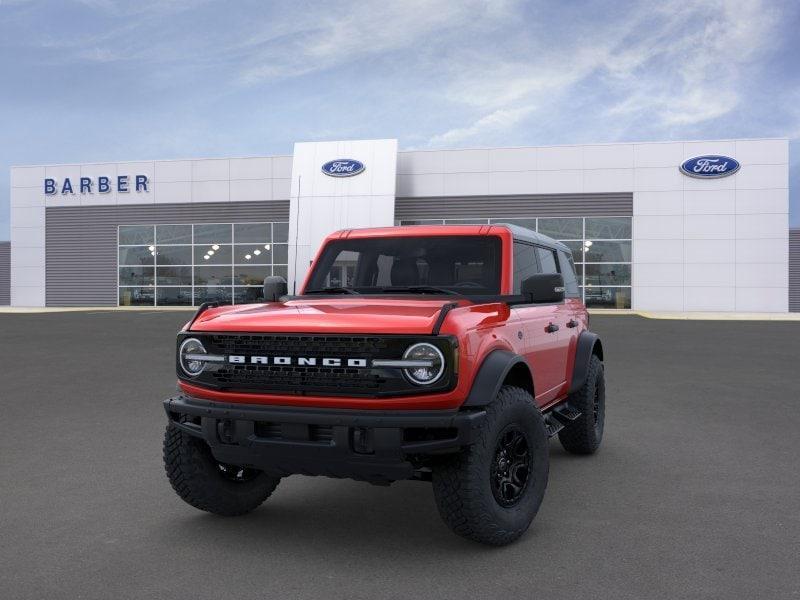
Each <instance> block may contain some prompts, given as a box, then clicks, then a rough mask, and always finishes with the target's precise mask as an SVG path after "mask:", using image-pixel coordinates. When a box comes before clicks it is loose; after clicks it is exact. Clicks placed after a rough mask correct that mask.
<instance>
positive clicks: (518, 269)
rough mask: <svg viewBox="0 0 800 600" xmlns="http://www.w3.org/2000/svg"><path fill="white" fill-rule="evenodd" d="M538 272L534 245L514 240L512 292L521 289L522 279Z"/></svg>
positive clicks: (517, 292)
mask: <svg viewBox="0 0 800 600" xmlns="http://www.w3.org/2000/svg"><path fill="white" fill-rule="evenodd" d="M536 273H539V264H538V263H537V262H536V246H531V245H530V244H524V243H522V242H514V293H515V294H519V293H520V291H521V290H522V280H523V279H525V278H527V277H530V276H531V275H535V274H536Z"/></svg>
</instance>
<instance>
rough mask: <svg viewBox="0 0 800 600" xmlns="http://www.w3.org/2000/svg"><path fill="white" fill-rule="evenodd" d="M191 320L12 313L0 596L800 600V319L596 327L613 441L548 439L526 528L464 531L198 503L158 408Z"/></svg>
mask: <svg viewBox="0 0 800 600" xmlns="http://www.w3.org/2000/svg"><path fill="white" fill-rule="evenodd" d="M188 317H189V313H174V312H172V313H158V312H155V311H153V312H94V313H62V314H35V315H22V314H0V411H2V412H0V419H1V423H2V425H0V597H2V598H8V599H17V598H31V599H34V598H35V599H41V598H48V599H60V598H65V599H75V598H103V599H117V598H159V599H173V598H175V599H180V598H192V599H194V600H200V599H205V598H209V599H214V600H219V599H221V598H325V599H331V598H346V599H348V600H349V599H357V598H358V599H360V598H364V599H369V600H376V599H380V598H398V599H403V600H407V599H409V598H415V599H416V598H419V599H426V598H454V599H456V598H458V599H459V600H463V599H465V598H542V599H547V600H551V599H553V600H554V599H559V598H569V599H572V600H575V599H582V598H586V599H602V598H608V599H614V600H619V599H626V598H631V599H636V600H641V599H646V598H669V599H671V600H672V599H676V598H687V599H688V598H691V599H692V600H696V599H699V598H796V597H800V569H798V556H800V467H799V466H798V465H799V464H800V463H799V462H798V457H799V456H800V323H786V322H731V321H715V322H708V321H663V320H648V319H643V318H640V317H634V316H594V317H593V318H592V325H593V329H594V330H595V331H597V332H598V333H599V334H600V335H601V337H602V338H603V340H604V346H605V354H606V377H607V394H608V397H607V416H606V419H607V421H606V430H605V440H604V442H603V447H602V448H601V450H600V452H599V453H598V454H596V455H595V456H590V457H575V456H571V455H568V454H566V453H565V452H564V451H563V450H562V449H561V447H560V445H559V444H558V442H557V441H556V440H553V441H552V442H551V448H550V449H551V465H550V483H549V486H548V489H547V493H546V495H545V500H544V503H543V505H542V509H541V510H540V512H539V515H538V517H537V518H536V520H535V521H534V523H533V525H532V527H531V529H530V530H529V532H528V533H527V534H526V535H525V536H524V537H523V538H522V539H521V540H520V541H519V542H517V543H515V544H513V545H511V546H508V547H505V548H499V549H498V548H489V547H484V546H480V545H477V544H475V543H472V542H469V541H466V540H463V539H461V538H459V537H456V536H455V535H453V534H452V533H451V532H450V531H449V530H448V529H447V527H446V526H445V525H444V524H443V523H442V522H441V521H440V519H439V516H438V514H437V512H436V508H435V506H434V502H433V495H432V491H431V489H430V486H429V484H425V483H419V482H400V483H395V484H393V485H392V486H390V487H376V486H371V485H369V484H366V483H359V482H352V481H344V480H333V479H325V478H307V477H299V476H295V477H291V478H288V479H285V480H284V481H282V482H281V484H280V486H279V487H278V489H277V491H276V492H275V494H274V495H273V497H272V498H270V499H269V500H268V501H267V502H266V503H265V504H264V505H263V506H262V507H261V508H259V509H258V510H256V511H255V512H254V513H252V514H250V515H248V516H245V517H239V518H221V517H215V516H211V515H207V514H204V513H202V512H199V511H197V510H195V509H193V508H191V507H190V506H188V505H186V504H184V503H183V502H182V501H181V500H180V499H179V498H178V497H177V496H176V495H175V493H174V492H173V491H172V489H171V488H170V486H169V483H168V482H167V480H166V477H165V475H164V469H163V466H162V461H161V440H162V436H163V430H164V425H165V416H164V414H163V410H162V407H161V400H162V399H163V398H165V397H167V396H169V395H170V394H171V393H172V392H173V391H174V389H175V383H174V379H175V376H174V358H173V352H174V335H175V332H176V330H177V329H178V327H179V326H180V324H182V323H183V322H184V321H186V320H187V319H188Z"/></svg>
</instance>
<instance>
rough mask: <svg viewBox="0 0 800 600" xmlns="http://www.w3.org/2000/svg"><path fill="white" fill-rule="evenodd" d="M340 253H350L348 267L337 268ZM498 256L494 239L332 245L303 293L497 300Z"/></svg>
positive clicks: (340, 241) (448, 237) (446, 238)
mask: <svg viewBox="0 0 800 600" xmlns="http://www.w3.org/2000/svg"><path fill="white" fill-rule="evenodd" d="M343 252H353V253H354V260H353V261H352V263H351V264H343V262H344V261H340V262H339V264H338V265H337V264H336V263H337V260H339V259H340V256H341V255H342V253H343ZM502 252H503V250H502V240H501V238H500V237H499V236H494V235H439V236H386V237H374V238H369V237H368V238H344V239H337V240H332V241H330V242H328V243H327V244H326V245H325V247H324V248H323V250H322V252H321V254H320V256H319V258H318V259H317V260H316V261H315V262H314V265H313V267H312V271H311V273H310V275H309V278H308V283H307V284H306V287H305V292H304V293H306V294H310V295H315V294H321V293H324V292H325V289H326V288H347V289H351V290H353V291H355V292H357V293H358V294H361V295H370V296H373V295H391V296H396V295H407V294H414V295H424V296H435V295H439V296H450V297H452V296H454V295H458V296H496V295H499V294H500V286H501V279H502ZM379 261H382V264H381V263H380V262H379ZM389 261H391V262H389ZM337 270H338V273H336V271H337ZM434 288H440V291H439V290H436V289H434Z"/></svg>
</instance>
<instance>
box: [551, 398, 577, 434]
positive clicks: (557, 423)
mask: <svg viewBox="0 0 800 600" xmlns="http://www.w3.org/2000/svg"><path fill="white" fill-rule="evenodd" d="M580 416H581V411H579V410H576V409H575V408H573V407H572V406H570V405H569V404H567V403H566V402H565V403H564V404H560V405H558V406H556V407H555V408H554V409H553V410H551V411H550V412H548V413H547V414H546V415H545V416H544V425H545V428H546V429H547V435H548V436H549V437H553V436H554V435H555V434H557V433H558V432H559V431H561V430H562V429H564V426H565V425H569V424H570V422H571V421H574V420H575V419H577V418H578V417H580Z"/></svg>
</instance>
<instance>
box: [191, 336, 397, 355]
mask: <svg viewBox="0 0 800 600" xmlns="http://www.w3.org/2000/svg"><path fill="white" fill-rule="evenodd" d="M207 339H208V341H209V344H210V345H211V346H212V347H213V348H214V351H215V352H217V351H218V352H221V353H224V354H259V353H264V352H265V351H269V352H270V353H271V354H272V355H273V356H274V355H278V356H309V355H314V356H338V357H341V358H367V357H372V356H376V355H378V354H380V353H381V351H383V350H385V349H386V348H387V347H388V343H387V340H386V339H385V338H379V337H361V336H358V337H356V336H316V335H301V336H287V335H211V336H208V338H207ZM209 352H210V350H209Z"/></svg>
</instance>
